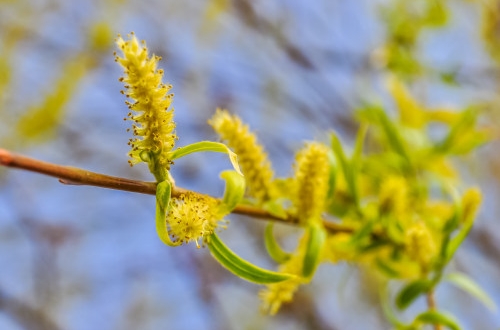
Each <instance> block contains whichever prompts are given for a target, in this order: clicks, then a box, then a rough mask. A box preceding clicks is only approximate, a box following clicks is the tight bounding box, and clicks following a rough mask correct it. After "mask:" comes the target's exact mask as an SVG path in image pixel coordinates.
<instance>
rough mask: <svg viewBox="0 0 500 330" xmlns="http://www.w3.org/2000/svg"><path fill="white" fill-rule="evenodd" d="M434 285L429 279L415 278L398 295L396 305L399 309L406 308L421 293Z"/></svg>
mask: <svg viewBox="0 0 500 330" xmlns="http://www.w3.org/2000/svg"><path fill="white" fill-rule="evenodd" d="M431 287H432V282H431V281H429V280H423V279H421V280H415V281H413V282H410V283H408V284H407V285H406V286H405V287H403V289H401V291H400V292H399V294H398V295H397V297H396V306H397V307H398V308H399V309H405V308H406V307H408V306H409V305H410V304H411V303H412V302H413V301H414V300H415V299H417V298H418V296H420V295H421V294H423V293H425V292H427V291H428V290H429V289H430V288H431Z"/></svg>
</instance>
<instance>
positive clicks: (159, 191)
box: [156, 181, 180, 246]
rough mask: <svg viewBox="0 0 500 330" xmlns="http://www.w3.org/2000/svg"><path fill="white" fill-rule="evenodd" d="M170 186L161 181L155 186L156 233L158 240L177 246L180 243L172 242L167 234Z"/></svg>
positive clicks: (166, 182)
mask: <svg viewBox="0 0 500 330" xmlns="http://www.w3.org/2000/svg"><path fill="white" fill-rule="evenodd" d="M171 192H172V186H171V184H170V182H168V181H162V182H160V183H158V185H157V186H156V232H157V233H158V237H160V240H161V241H162V242H163V243H164V244H166V245H169V246H178V245H180V243H178V242H172V240H171V239H170V235H169V234H168V228H167V219H166V213H167V211H168V207H169V203H170V195H171Z"/></svg>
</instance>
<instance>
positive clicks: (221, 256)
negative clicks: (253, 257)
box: [207, 233, 296, 284]
mask: <svg viewBox="0 0 500 330" xmlns="http://www.w3.org/2000/svg"><path fill="white" fill-rule="evenodd" d="M207 245H208V248H209V249H210V252H211V253H212V256H213V257H214V258H215V259H216V260H217V261H218V262H219V263H220V264H221V265H222V266H224V267H225V268H226V269H227V270H229V271H230V272H232V273H233V274H235V275H236V276H238V277H241V278H243V279H245V280H247V281H250V282H254V283H260V284H269V283H277V282H282V281H285V280H289V279H292V278H294V277H296V276H295V275H292V274H286V273H278V272H273V271H269V270H265V269H263V268H260V267H258V266H256V265H254V264H251V263H250V262H248V261H246V260H243V259H242V258H240V257H239V256H238V255H236V254H235V253H234V252H233V251H231V250H230V249H229V248H228V247H227V246H226V245H225V244H224V243H222V241H221V240H220V239H219V237H218V236H217V235H216V234H215V233H213V234H212V235H210V236H209V240H208V242H207Z"/></svg>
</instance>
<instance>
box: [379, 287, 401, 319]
mask: <svg viewBox="0 0 500 330" xmlns="http://www.w3.org/2000/svg"><path fill="white" fill-rule="evenodd" d="M379 288H380V289H379V298H380V303H381V305H382V311H383V312H384V315H385V317H386V319H387V320H388V321H389V322H390V323H391V324H392V325H393V326H394V327H396V329H407V328H408V327H407V326H406V325H405V324H404V323H403V322H401V321H400V320H399V319H398V317H397V316H396V313H394V310H393V309H392V307H391V305H390V303H389V292H388V289H387V284H385V285H382V286H380V287H379Z"/></svg>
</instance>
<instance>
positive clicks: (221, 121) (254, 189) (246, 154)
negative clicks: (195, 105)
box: [208, 109, 275, 203]
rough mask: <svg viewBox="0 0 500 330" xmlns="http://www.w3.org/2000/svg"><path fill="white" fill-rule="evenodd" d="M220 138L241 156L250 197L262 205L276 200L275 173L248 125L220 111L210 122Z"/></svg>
mask: <svg viewBox="0 0 500 330" xmlns="http://www.w3.org/2000/svg"><path fill="white" fill-rule="evenodd" d="M208 123H209V124H210V125H211V126H212V127H213V129H214V130H215V132H217V134H218V135H219V136H220V138H221V139H222V140H223V141H224V142H225V143H227V145H228V146H229V147H230V148H231V149H233V151H234V152H235V153H236V154H237V155H238V162H239V165H240V167H241V171H242V172H243V175H244V176H245V179H246V185H247V194H248V195H249V196H250V197H254V198H256V199H257V201H258V202H259V203H262V202H265V201H267V200H270V199H272V198H273V197H274V195H275V194H274V187H273V185H272V181H273V176H274V172H273V169H272V167H271V163H270V162H269V159H268V157H267V154H266V152H265V151H264V148H263V147H262V146H261V145H260V144H259V143H258V141H257V137H256V136H255V134H254V133H252V132H251V131H250V130H249V128H248V126H247V125H245V124H244V123H243V122H242V121H241V119H240V118H239V117H238V116H236V115H230V114H229V113H228V112H227V111H225V110H221V109H217V111H216V113H215V115H214V116H213V117H212V119H210V120H209V121H208Z"/></svg>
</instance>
